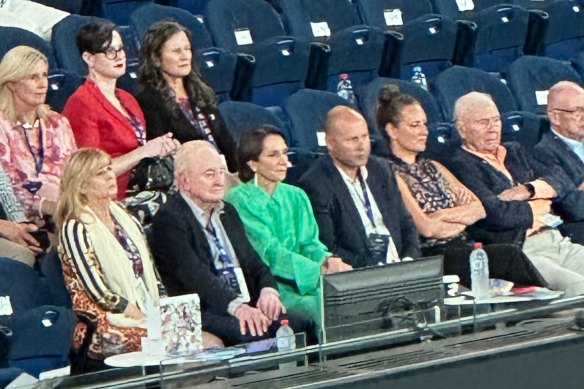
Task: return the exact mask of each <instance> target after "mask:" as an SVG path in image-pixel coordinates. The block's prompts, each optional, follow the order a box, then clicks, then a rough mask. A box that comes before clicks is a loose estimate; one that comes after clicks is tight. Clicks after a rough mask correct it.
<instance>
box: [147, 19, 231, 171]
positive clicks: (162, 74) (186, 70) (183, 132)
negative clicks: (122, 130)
mask: <svg viewBox="0 0 584 389" xmlns="http://www.w3.org/2000/svg"><path fill="white" fill-rule="evenodd" d="M194 56H195V52H194V48H193V47H192V40H191V35H190V32H189V30H187V29H186V28H185V27H183V26H182V25H180V24H179V23H177V22H175V21H173V20H170V19H167V20H162V21H158V22H156V23H153V24H152V25H151V26H150V28H148V31H147V32H146V34H144V38H143V39H142V45H141V47H140V68H139V70H138V77H139V79H140V82H142V83H143V84H144V86H145V88H144V90H143V91H142V92H141V93H140V94H139V95H138V102H139V103H140V106H141V107H142V109H143V111H144V113H145V115H146V123H147V130H148V136H149V137H157V136H160V135H162V134H164V133H166V132H167V131H171V132H172V134H173V135H174V138H175V139H177V140H178V141H179V142H180V143H184V142H188V141H191V140H206V141H208V142H210V143H211V144H212V145H214V146H215V148H217V151H219V153H221V154H223V155H224V156H225V158H226V160H227V161H226V162H227V166H228V168H229V170H230V171H235V170H236V169H237V164H236V161H235V148H236V144H235V142H234V140H233V139H232V138H231V136H230V134H229V132H228V131H227V128H226V127H225V123H224V122H223V119H222V118H221V114H220V113H219V110H218V109H217V105H216V101H215V92H214V91H213V89H211V87H209V86H208V85H207V84H206V83H205V82H204V81H203V79H202V78H201V74H200V73H199V71H198V70H197V68H196V67H195V66H194V65H193V57H194Z"/></svg>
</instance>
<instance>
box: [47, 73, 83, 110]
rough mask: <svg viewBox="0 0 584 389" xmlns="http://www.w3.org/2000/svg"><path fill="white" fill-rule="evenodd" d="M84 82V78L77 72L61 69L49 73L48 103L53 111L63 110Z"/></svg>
mask: <svg viewBox="0 0 584 389" xmlns="http://www.w3.org/2000/svg"><path fill="white" fill-rule="evenodd" d="M81 84H83V78H82V77H81V76H79V75H78V74H77V73H73V72H69V71H67V70H59V71H55V72H52V73H51V74H50V75H49V89H48V91H47V100H46V101H47V104H49V106H50V107H51V109H52V110H53V111H57V112H61V110H63V107H64V106H65V103H67V100H68V99H69V96H71V95H72V94H73V92H75V91H76V90H77V88H78V87H79V86H80V85H81Z"/></svg>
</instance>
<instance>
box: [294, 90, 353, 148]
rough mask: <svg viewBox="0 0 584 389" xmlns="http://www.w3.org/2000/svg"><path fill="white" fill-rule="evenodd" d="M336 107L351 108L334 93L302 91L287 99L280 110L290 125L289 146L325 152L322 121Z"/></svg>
mask: <svg viewBox="0 0 584 389" xmlns="http://www.w3.org/2000/svg"><path fill="white" fill-rule="evenodd" d="M337 105H346V106H350V107H351V106H352V105H351V104H350V103H349V102H348V101H347V100H345V99H344V98H342V97H340V96H338V95H337V94H335V93H331V92H326V91H319V90H313V89H302V90H299V91H298V92H296V93H294V94H293V95H292V96H290V97H288V99H287V100H286V101H285V102H284V104H283V106H282V109H283V111H284V113H285V114H286V116H287V117H288V120H289V123H290V138H291V139H290V146H292V147H295V148H299V149H303V150H307V151H310V152H313V153H323V152H325V151H326V147H325V145H324V143H323V142H322V140H323V139H324V137H323V129H324V121H325V118H326V114H327V112H328V111H329V110H330V109H331V108H333V107H335V106H337ZM353 108H356V107H353ZM317 133H320V134H318V135H317ZM319 140H320V141H319Z"/></svg>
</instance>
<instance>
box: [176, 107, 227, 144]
mask: <svg viewBox="0 0 584 389" xmlns="http://www.w3.org/2000/svg"><path fill="white" fill-rule="evenodd" d="M177 104H178V106H179V107H180V110H181V111H182V113H183V115H184V116H185V118H186V119H187V120H188V121H189V123H190V124H191V126H192V127H193V128H195V130H197V132H199V134H200V135H201V136H202V137H203V139H206V140H207V141H208V142H209V143H211V144H212V145H213V146H215V148H216V149H219V148H218V147H217V142H216V141H215V138H214V137H213V134H212V133H211V129H210V128H209V126H208V125H207V126H204V125H203V123H202V121H203V120H204V119H205V117H204V115H203V113H202V112H201V111H200V110H199V109H198V107H197V108H196V111H197V112H196V114H197V115H198V116H202V117H201V118H199V119H198V120H197V118H195V113H194V112H193V111H192V109H191V110H189V109H188V108H187V106H186V104H189V101H188V100H187V101H186V104H182V103H180V102H179V103H177Z"/></svg>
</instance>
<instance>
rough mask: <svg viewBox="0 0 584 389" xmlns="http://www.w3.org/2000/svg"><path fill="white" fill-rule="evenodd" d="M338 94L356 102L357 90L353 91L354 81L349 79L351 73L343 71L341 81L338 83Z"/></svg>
mask: <svg viewBox="0 0 584 389" xmlns="http://www.w3.org/2000/svg"><path fill="white" fill-rule="evenodd" d="M337 95H339V96H341V97H342V98H343V99H345V100H348V101H350V102H351V103H352V104H355V103H356V102H357V101H356V100H355V92H354V91H353V83H351V80H349V75H348V74H347V73H343V74H341V75H340V76H339V83H338V84H337Z"/></svg>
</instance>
